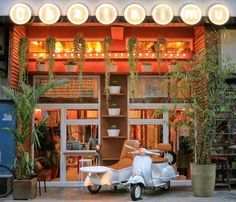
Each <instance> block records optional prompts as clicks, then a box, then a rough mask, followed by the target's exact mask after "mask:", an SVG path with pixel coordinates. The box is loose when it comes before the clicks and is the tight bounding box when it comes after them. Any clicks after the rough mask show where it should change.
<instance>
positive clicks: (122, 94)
mask: <svg viewBox="0 0 236 202" xmlns="http://www.w3.org/2000/svg"><path fill="white" fill-rule="evenodd" d="M102 95H103V96H106V93H103V94H102ZM110 96H125V94H124V93H119V94H110Z"/></svg>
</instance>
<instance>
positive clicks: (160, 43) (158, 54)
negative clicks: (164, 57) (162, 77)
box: [155, 37, 167, 73]
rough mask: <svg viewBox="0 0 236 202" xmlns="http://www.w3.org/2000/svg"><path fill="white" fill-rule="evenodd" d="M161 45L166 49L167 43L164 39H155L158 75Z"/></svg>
mask: <svg viewBox="0 0 236 202" xmlns="http://www.w3.org/2000/svg"><path fill="white" fill-rule="evenodd" d="M161 45H164V46H165V49H166V45H167V41H166V39H165V38H162V37H159V38H157V40H156V43H155V52H156V58H157V71H158V73H160V70H161V54H162V50H161Z"/></svg>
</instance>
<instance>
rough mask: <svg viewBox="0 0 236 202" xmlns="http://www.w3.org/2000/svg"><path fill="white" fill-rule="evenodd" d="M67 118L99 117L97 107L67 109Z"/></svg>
mask: <svg viewBox="0 0 236 202" xmlns="http://www.w3.org/2000/svg"><path fill="white" fill-rule="evenodd" d="M66 118H67V119H69V120H73V119H98V110H97V109H68V110H67V111H66Z"/></svg>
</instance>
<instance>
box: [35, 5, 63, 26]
mask: <svg viewBox="0 0 236 202" xmlns="http://www.w3.org/2000/svg"><path fill="white" fill-rule="evenodd" d="M39 18H40V20H41V21H42V22H43V23H44V24H47V25H51V24H54V23H56V22H57V21H58V20H59V18H60V10H59V8H58V7H57V6H56V5H55V4H52V3H48V4H44V5H43V6H42V7H41V8H40V9H39Z"/></svg>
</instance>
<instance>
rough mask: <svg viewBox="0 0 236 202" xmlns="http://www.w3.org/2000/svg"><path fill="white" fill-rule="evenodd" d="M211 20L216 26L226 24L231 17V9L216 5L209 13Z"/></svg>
mask: <svg viewBox="0 0 236 202" xmlns="http://www.w3.org/2000/svg"><path fill="white" fill-rule="evenodd" d="M208 16H209V19H210V21H211V22H212V23H214V24H215V25H223V24H225V23H226V22H227V21H228V20H229V17H230V13H229V9H228V8H227V7H226V6H224V5H222V4H215V5H213V6H211V7H210V9H209V11H208Z"/></svg>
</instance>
